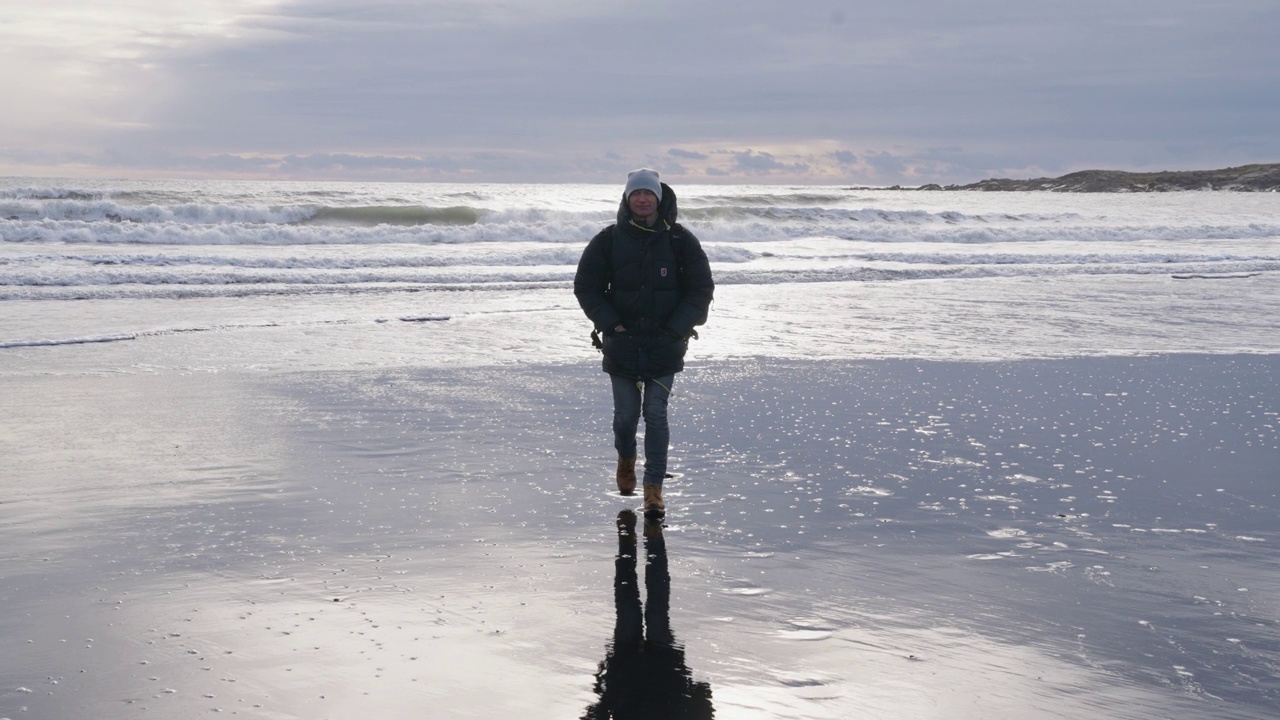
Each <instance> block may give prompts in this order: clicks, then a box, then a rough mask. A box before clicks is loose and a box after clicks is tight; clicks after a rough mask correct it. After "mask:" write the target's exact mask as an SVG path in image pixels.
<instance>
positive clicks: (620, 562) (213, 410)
mask: <svg viewBox="0 0 1280 720" xmlns="http://www.w3.org/2000/svg"><path fill="white" fill-rule="evenodd" d="M1278 369H1280V361H1277V358H1276V356H1273V355H1203V356H1199V355H1185V356H1178V355H1165V356H1154V357H1125V358H1089V359H1068V360H1025V361H1002V362H934V361H923V360H919V361H917V360H874V361H851V360H850V361H836V360H833V361H822V360H783V359H778V360H732V359H717V360H713V361H697V362H694V363H691V365H690V368H689V370H688V371H687V372H686V373H684V374H683V375H681V376H680V377H679V378H678V380H677V385H676V387H675V398H674V400H673V405H672V422H673V427H674V433H673V448H672V459H673V467H672V469H673V470H674V471H675V472H676V473H678V474H679V476H678V477H675V478H673V479H671V480H670V481H668V482H669V485H668V505H669V508H670V510H669V513H668V516H667V520H666V522H665V524H664V525H663V526H662V527H661V528H653V527H650V528H646V527H645V525H644V522H643V520H641V521H640V522H639V523H638V524H637V526H636V528H635V530H634V531H631V530H629V529H628V528H626V527H625V525H626V522H625V520H626V518H627V516H626V515H625V511H626V510H627V509H629V508H631V509H634V508H635V507H636V506H637V502H636V501H635V500H634V499H627V498H621V497H619V496H617V494H616V493H615V492H613V491H612V479H611V472H612V466H611V464H612V459H611V452H612V450H611V443H610V438H609V434H608V425H607V415H608V398H607V393H606V392H605V383H604V378H603V377H602V376H601V375H600V373H599V372H598V370H597V369H596V367H595V366H594V365H587V364H585V363H556V364H533V363H529V364H523V365H510V366H501V367H479V368H475V367H471V368H454V369H450V368H411V367H407V368H384V369H348V370H338V371H307V372H264V373H248V372H234V371H229V372H218V373H199V372H195V373H177V372H156V373H134V374H128V373H90V374H75V375H54V374H50V375H40V374H38V373H30V374H22V375H9V376H5V377H3V378H0V390H2V391H3V397H4V398H5V400H4V406H5V411H6V412H5V418H4V419H3V420H2V421H0V444H2V445H3V451H4V460H3V465H4V473H3V474H4V483H3V488H4V490H3V498H0V602H2V603H3V607H4V608H5V612H4V613H3V615H0V618H2V619H0V638H3V640H2V641H0V643H2V647H3V652H2V653H0V717H4V718H14V719H17V718H40V719H45V718H50V719H54V718H73V717H96V718H134V717H200V716H205V715H209V714H219V713H220V714H234V715H239V716H244V717H256V718H308V719H310V718H352V717H369V718H387V719H394V718H409V717H415V718H416V717H433V718H469V717H475V718H492V717H506V716H513V717H521V718H579V717H584V716H588V713H589V712H597V715H592V716H605V715H600V714H598V711H601V710H602V709H605V708H608V707H610V703H613V702H614V701H615V700H616V698H617V697H618V693H623V692H642V693H644V694H645V697H646V699H645V702H646V703H649V704H648V705H643V704H641V705H638V706H636V707H643V708H648V709H650V710H651V711H652V708H654V707H657V708H660V709H661V711H662V712H667V713H670V716H673V717H706V716H709V715H710V713H711V712H714V715H715V716H716V717H720V718H735V719H736V718H804V719H818V718H881V717H886V716H900V717H909V718H943V717H945V718H949V719H953V720H954V719H964V718H974V719H977V718H984V719H986V718H993V717H995V718H1001V717H1018V718H1081V719H1084V718H1088V719H1090V720H1098V719H1100V718H1116V719H1119V718H1125V719H1146V718H1151V719H1155V718H1193V717H1194V718H1222V719H1226V718H1239V719H1241V720H1244V719H1245V718H1249V719H1256V718H1259V717H1266V716H1268V713H1272V712H1274V709H1275V707H1277V705H1280V680H1278V679H1277V678H1280V579H1277V578H1280V574H1277V572H1276V571H1277V569H1280V568H1278V567H1277V565H1278V561H1277V560H1276V554H1275V550H1274V548H1275V546H1276V543H1277V542H1280V520H1278V519H1277V511H1278V510H1280V499H1278V498H1277V492H1278V489H1277V488H1278V485H1277V481H1276V478H1277V475H1276V468H1277V466H1278V463H1277V459H1280V433H1278V432H1277V424H1278V423H1280V415H1278V413H1280V385H1278V384H1277V383H1276V382H1275V378H1276V377H1277V375H1278V373H1277V370H1278ZM620 513H624V514H623V515H622V520H623V521H624V522H623V526H624V527H623V533H622V535H621V536H620V535H619V522H620V515H619V514H620ZM633 532H634V534H632V533H633ZM633 573H634V576H633ZM637 632H639V633H641V634H642V635H643V637H642V638H638V637H637ZM637 677H638V678H641V681H640V682H636V678H637ZM610 688H612V689H610ZM655 703H656V705H655ZM663 703H666V704H663ZM623 707H631V706H630V705H624V706H623ZM654 712H657V711H654ZM676 713H685V714H684V715H679V714H676ZM614 716H616V717H628V716H629V715H628V714H626V711H625V710H624V711H618V712H616V713H615V715H614ZM650 716H652V715H650Z"/></svg>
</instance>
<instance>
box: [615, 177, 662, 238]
mask: <svg viewBox="0 0 1280 720" xmlns="http://www.w3.org/2000/svg"><path fill="white" fill-rule="evenodd" d="M658 217H660V218H662V219H663V220H666V221H667V224H668V225H675V224H676V191H675V190H672V189H671V186H670V185H668V184H666V183H662V200H661V201H660V202H659V203H658ZM629 222H631V208H630V207H628V206H627V196H626V194H625V193H624V194H623V195H622V202H621V203H620V204H619V205H618V226H619V227H625V226H626V225H627V223H629Z"/></svg>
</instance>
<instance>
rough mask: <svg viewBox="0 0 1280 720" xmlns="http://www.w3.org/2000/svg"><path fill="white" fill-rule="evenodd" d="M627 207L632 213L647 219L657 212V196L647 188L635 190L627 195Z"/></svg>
mask: <svg viewBox="0 0 1280 720" xmlns="http://www.w3.org/2000/svg"><path fill="white" fill-rule="evenodd" d="M627 207H629V208H631V214H632V215H634V216H636V217H637V218H640V219H641V220H646V221H647V220H648V219H649V218H652V217H653V216H654V215H657V214H658V196H657V195H654V194H653V193H652V192H650V191H648V190H636V191H635V192H633V193H631V194H630V195H629V196H627Z"/></svg>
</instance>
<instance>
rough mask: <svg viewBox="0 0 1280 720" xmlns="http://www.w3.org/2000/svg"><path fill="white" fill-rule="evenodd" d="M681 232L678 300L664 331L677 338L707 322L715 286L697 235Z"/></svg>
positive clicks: (688, 333) (709, 266) (686, 334)
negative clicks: (682, 235) (681, 250)
mask: <svg viewBox="0 0 1280 720" xmlns="http://www.w3.org/2000/svg"><path fill="white" fill-rule="evenodd" d="M682 232H683V233H684V238H683V242H684V248H683V252H682V253H681V255H682V264H681V266H680V275H679V278H680V301H679V302H678V303H677V304H676V309H675V311H674V312H672V313H671V317H670V318H668V319H667V325H666V328H665V329H666V331H667V332H669V333H671V334H672V335H675V336H677V337H682V338H683V337H688V336H689V335H690V334H691V333H692V332H693V329H694V328H695V327H697V326H698V325H701V324H703V323H705V322H706V321H707V310H708V309H710V307H711V300H712V298H713V297H714V295H715V289H716V285H715V282H714V281H713V280H712V279H711V263H710V262H709V261H708V260H707V254H706V253H705V252H703V250H702V244H701V243H699V242H698V238H696V237H694V236H693V233H691V232H689V231H688V230H682Z"/></svg>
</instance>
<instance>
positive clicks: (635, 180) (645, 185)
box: [622, 168, 662, 200]
mask: <svg viewBox="0 0 1280 720" xmlns="http://www.w3.org/2000/svg"><path fill="white" fill-rule="evenodd" d="M637 190H648V191H649V192H651V193H653V194H654V195H657V196H658V200H662V181H660V180H658V171H657V170H650V169H649V168H640V169H639V170H632V171H631V172H629V173H627V189H626V190H624V191H623V193H622V196H623V197H626V198H629V197H631V193H633V192H635V191H637Z"/></svg>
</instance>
